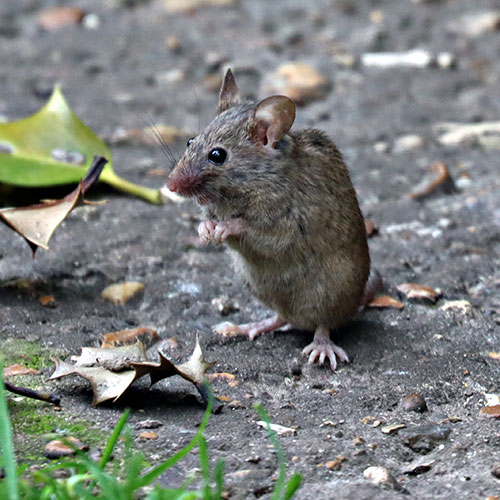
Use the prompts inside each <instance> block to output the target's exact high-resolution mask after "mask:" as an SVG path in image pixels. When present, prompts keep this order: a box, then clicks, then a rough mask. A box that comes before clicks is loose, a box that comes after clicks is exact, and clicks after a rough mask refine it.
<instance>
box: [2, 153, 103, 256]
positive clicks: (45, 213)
mask: <svg viewBox="0 0 500 500" xmlns="http://www.w3.org/2000/svg"><path fill="white" fill-rule="evenodd" d="M106 163H107V160H106V159H105V158H103V157H101V156H96V157H94V163H93V164H92V166H91V167H90V169H89V171H88V173H87V176H86V177H85V179H83V181H81V182H80V183H79V184H78V187H77V188H76V189H75V190H74V191H72V192H71V193H70V194H68V195H67V196H66V197H64V198H63V199H62V200H56V201H49V202H46V203H40V204H38V205H31V206H29V207H18V208H4V209H1V210H0V221H1V222H3V223H4V224H6V225H7V226H9V227H10V228H12V229H13V230H14V231H16V232H17V233H19V234H20V235H21V236H22V237H23V238H24V239H25V240H26V242H27V243H28V245H29V246H30V247H31V250H32V252H33V256H34V255H35V252H36V250H37V248H38V247H42V248H45V249H46V250H48V248H49V247H48V244H49V240H50V238H51V236H52V234H53V233H54V231H55V230H56V228H57V227H58V226H59V224H61V222H62V221H63V220H64V219H65V218H66V217H67V215H68V214H69V213H70V212H71V210H73V208H75V206H76V205H77V204H78V203H81V202H83V196H84V194H85V193H86V192H87V191H88V189H89V188H90V186H91V185H92V184H93V183H94V182H95V181H96V180H97V179H98V178H99V175H100V174H101V171H102V169H103V168H104V165H106Z"/></svg>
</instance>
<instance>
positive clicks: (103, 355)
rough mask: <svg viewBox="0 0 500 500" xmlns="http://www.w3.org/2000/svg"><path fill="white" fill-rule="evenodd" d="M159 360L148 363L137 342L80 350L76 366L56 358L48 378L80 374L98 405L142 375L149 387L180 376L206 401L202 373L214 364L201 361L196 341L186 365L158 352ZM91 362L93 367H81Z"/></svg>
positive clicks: (200, 352)
mask: <svg viewBox="0 0 500 500" xmlns="http://www.w3.org/2000/svg"><path fill="white" fill-rule="evenodd" d="M159 357H160V361H159V362H156V363H155V362H151V361H147V360H146V356H145V349H144V346H143V345H142V344H141V343H140V342H138V343H137V344H135V345H133V346H121V347H112V348H107V349H103V348H82V355H81V356H79V357H77V358H76V359H75V360H76V364H75V365H72V364H69V363H66V362H64V361H61V360H59V359H56V360H54V362H55V365H56V367H55V371H54V373H53V374H52V376H51V377H50V379H51V380H52V379H56V378H60V377H65V376H67V375H79V376H81V377H83V378H85V379H86V380H87V381H88V382H89V383H90V384H91V385H92V389H93V391H94V400H93V402H92V404H93V405H97V404H99V403H102V402H103V401H106V400H108V399H113V400H114V401H116V400H117V399H118V398H119V397H120V396H121V395H122V394H123V392H124V391H125V390H126V389H127V388H128V387H129V386H130V384H132V382H134V381H135V380H137V379H139V378H141V377H143V376H144V375H149V377H150V379H151V385H153V384H155V383H156V382H158V381H159V380H162V379H164V378H167V377H171V376H173V375H180V376H181V377H183V378H185V379H186V380H188V381H190V382H192V383H193V384H194V385H195V386H196V388H197V389H198V391H199V392H200V394H201V396H202V397H203V399H204V400H205V401H208V391H207V387H206V385H205V378H206V375H205V372H206V370H207V369H208V368H210V367H212V366H213V365H214V364H215V363H207V362H206V361H205V360H204V359H203V353H202V350H201V347H200V344H199V342H198V339H197V340H196V346H195V348H194V351H193V354H192V355H191V357H190V359H189V360H188V361H187V362H186V363H183V364H181V365H179V366H176V365H174V364H173V363H172V362H171V361H169V360H168V359H167V358H165V356H163V354H161V353H159ZM134 359H136V360H139V361H134ZM90 363H93V364H94V366H84V365H88V364H90ZM116 370H122V371H116ZM214 411H217V408H215V409H214Z"/></svg>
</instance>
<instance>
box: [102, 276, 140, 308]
mask: <svg viewBox="0 0 500 500" xmlns="http://www.w3.org/2000/svg"><path fill="white" fill-rule="evenodd" d="M144 288H145V285H144V283H138V282H136V281H128V282H125V283H115V284H114V285H109V286H107V287H106V288H105V289H104V290H103V291H102V293H101V298H102V299H104V300H107V301H108V302H111V303H112V304H115V305H118V306H123V305H124V304H125V303H126V302H128V301H129V300H130V299H131V298H132V297H134V296H135V295H136V294H138V293H140V292H142V291H143V290H144Z"/></svg>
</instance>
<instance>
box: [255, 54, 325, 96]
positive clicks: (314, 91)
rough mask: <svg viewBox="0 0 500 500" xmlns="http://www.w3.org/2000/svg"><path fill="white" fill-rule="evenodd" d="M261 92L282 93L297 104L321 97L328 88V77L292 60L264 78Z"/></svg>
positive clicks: (269, 93) (268, 93)
mask: <svg viewBox="0 0 500 500" xmlns="http://www.w3.org/2000/svg"><path fill="white" fill-rule="evenodd" d="M263 87H264V88H263V93H265V94H267V95H272V94H282V95H285V96H287V97H289V98H290V99H292V101H294V102H295V103H296V104H298V105H304V104H307V103H308V102H310V101H314V100H317V99H322V98H324V97H325V95H326V93H327V92H328V90H329V88H330V83H329V81H328V79H327V78H326V77H325V76H323V75H322V74H321V73H320V72H319V71H318V70H316V69H315V68H313V67H312V66H310V65H308V64H306V63H301V62H292V63H285V64H282V65H281V66H280V67H279V68H278V69H277V70H276V71H275V72H274V73H272V74H271V75H269V76H268V78H266V80H265V83H264V85H263Z"/></svg>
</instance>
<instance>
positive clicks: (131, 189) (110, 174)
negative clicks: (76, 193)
mask: <svg viewBox="0 0 500 500" xmlns="http://www.w3.org/2000/svg"><path fill="white" fill-rule="evenodd" d="M100 180H101V181H103V182H105V183H106V184H109V185H110V186H113V187H114V188H116V189H119V190H120V191H124V192H125V193H129V194H133V195H134V196H139V197H140V198H142V199H144V200H146V201H149V203H154V204H155V205H162V204H163V197H162V195H161V192H160V190H159V189H151V188H148V187H145V186H140V185H139V184H134V183H133V182H130V181H127V180H126V179H124V178H123V177H120V176H118V175H116V174H115V172H114V171H112V170H104V171H103V172H102V174H101V177H100Z"/></svg>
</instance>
